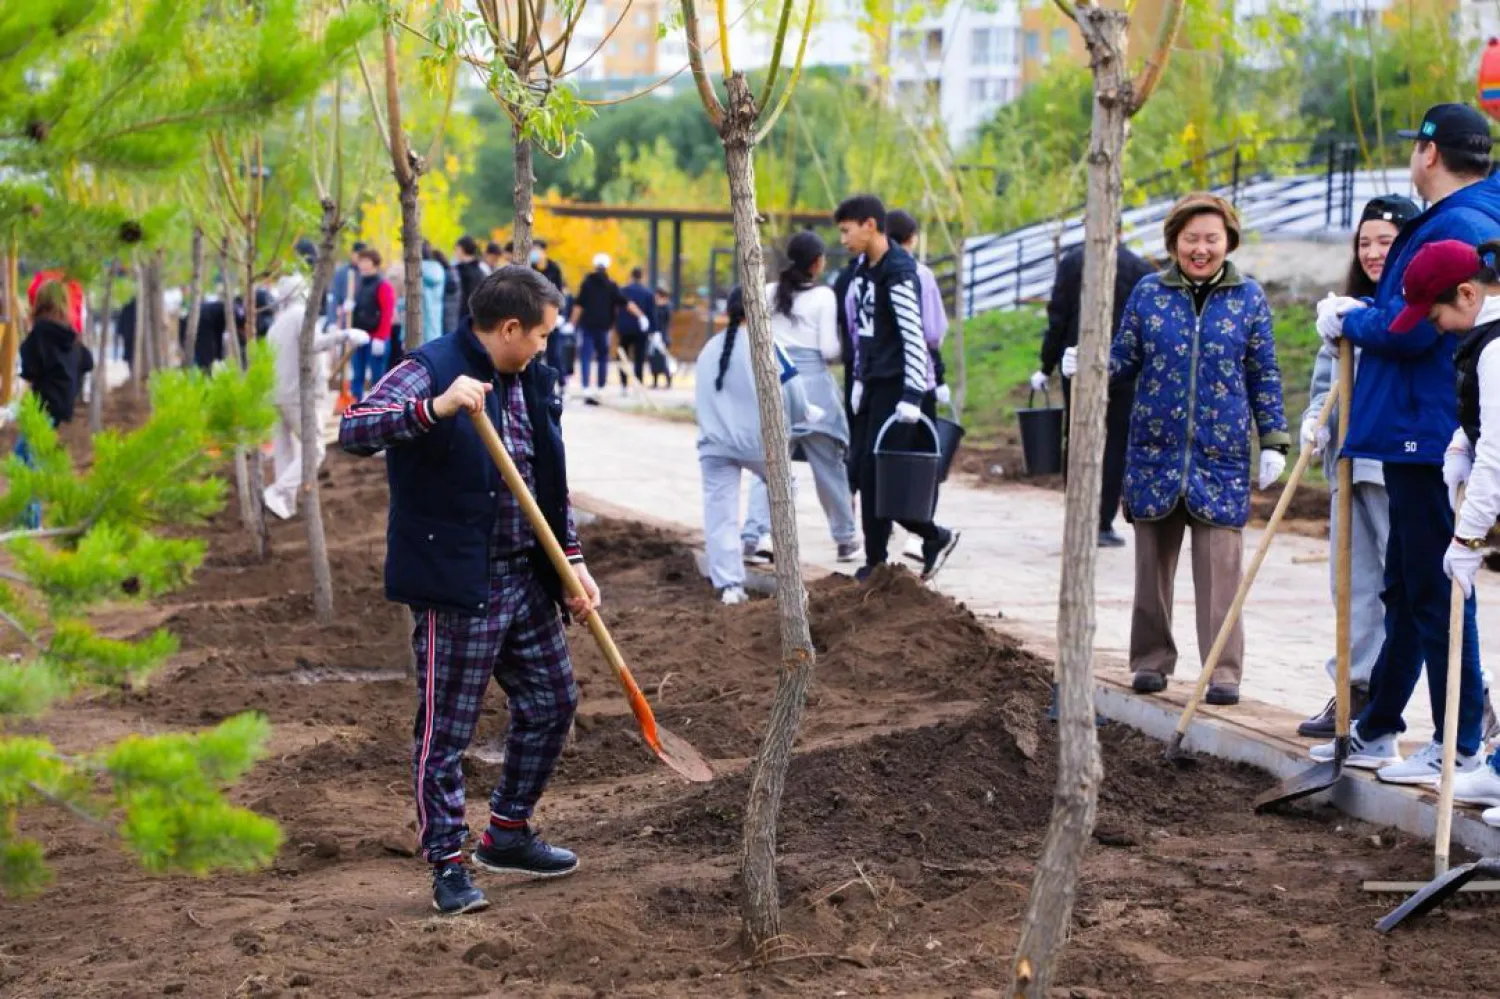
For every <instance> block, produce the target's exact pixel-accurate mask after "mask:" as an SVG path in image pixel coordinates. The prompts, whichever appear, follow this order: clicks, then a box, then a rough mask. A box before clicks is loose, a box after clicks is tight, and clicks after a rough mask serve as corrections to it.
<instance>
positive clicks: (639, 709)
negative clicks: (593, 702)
mask: <svg viewBox="0 0 1500 999" xmlns="http://www.w3.org/2000/svg"><path fill="white" fill-rule="evenodd" d="M469 416H470V418H472V419H473V421H474V428H475V429H476V430H478V431H479V438H480V440H482V441H484V446H485V449H486V450H488V451H489V453H490V457H491V458H492V459H493V460H494V462H495V467H496V468H498V469H500V477H501V478H502V479H504V480H505V487H506V488H507V489H509V490H510V492H511V495H512V496H514V497H515V498H516V501H517V502H519V503H520V504H521V510H522V512H523V513H525V514H526V520H527V522H528V523H530V524H531V529H532V531H533V532H535V533H536V537H537V541H538V542H539V543H540V544H541V546H542V550H543V551H545V552H546V553H547V558H548V560H550V561H551V563H552V567H553V568H554V569H556V570H557V575H558V576H559V577H560V578H561V579H562V585H563V589H565V590H566V591H567V593H568V596H570V597H575V598H580V599H581V598H585V597H587V596H588V594H587V593H586V592H585V591H584V588H583V584H582V583H581V582H579V581H578V577H577V576H576V575H574V574H573V566H572V565H571V564H570V563H569V562H568V556H567V555H566V554H564V552H563V550H562V545H560V544H558V541H557V536H556V535H555V534H553V533H552V525H550V524H548V523H547V518H546V516H545V515H543V513H542V508H541V507H539V506H537V503H536V499H535V498H534V497H533V496H532V495H531V490H530V489H529V488H528V487H527V485H526V480H525V479H523V478H521V472H520V470H519V469H517V468H516V463H515V462H514V461H512V460H511V457H510V454H509V453H508V452H507V451H506V450H505V445H504V444H502V443H501V442H500V435H499V434H498V433H496V431H495V425H494V424H493V423H491V422H490V417H489V414H488V413H486V412H485V411H484V410H482V409H481V410H471V411H470V413H469ZM586 623H587V624H588V627H589V631H591V632H593V634H594V641H596V642H598V643H599V651H600V652H602V653H603V654H604V658H605V661H607V662H608V663H609V667H610V669H612V670H614V674H615V679H616V680H618V681H619V683H620V686H621V687H623V688H624V690H625V696H626V697H627V698H628V699H629V700H630V709H631V711H632V712H633V713H634V714H635V717H636V723H637V724H638V725H639V726H640V728H641V734H642V735H643V736H644V737H645V739H646V742H647V743H648V744H650V746H651V748H652V749H653V750H659V749H660V739H659V738H658V736H657V733H656V718H655V716H653V715H652V713H651V707H650V705H649V704H647V703H646V696H645V695H644V694H642V693H641V688H640V687H639V686H638V685H637V684H636V682H635V677H633V676H631V674H630V668H629V667H628V666H626V665H625V657H624V656H622V655H620V649H619V647H618V646H616V645H615V640H614V639H613V638H611V637H610V634H609V629H608V628H606V627H605V626H604V618H602V617H601V616H600V615H599V612H598V611H597V610H594V611H590V612H589V616H588V619H587V622H586Z"/></svg>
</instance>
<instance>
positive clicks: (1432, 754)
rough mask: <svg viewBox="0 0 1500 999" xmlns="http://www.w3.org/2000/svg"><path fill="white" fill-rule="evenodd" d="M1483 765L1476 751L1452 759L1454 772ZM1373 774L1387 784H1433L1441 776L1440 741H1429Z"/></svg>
mask: <svg viewBox="0 0 1500 999" xmlns="http://www.w3.org/2000/svg"><path fill="white" fill-rule="evenodd" d="M1483 765H1484V761H1483V760H1481V759H1480V758H1479V754H1478V753H1474V754H1472V755H1470V756H1463V755H1460V756H1459V757H1458V758H1457V759H1456V760H1455V761H1454V764H1453V770H1454V773H1456V774H1467V773H1472V772H1473V771H1474V770H1476V769H1478V768H1479V767H1482V766H1483ZM1375 776H1376V777H1379V778H1380V779H1381V780H1383V781H1385V782H1386V783H1387V784H1416V785H1422V786H1432V785H1435V784H1437V782H1438V780H1439V779H1440V778H1441V777H1442V776H1443V747H1442V745H1441V744H1440V743H1436V742H1429V743H1428V744H1427V745H1425V746H1423V747H1422V748H1421V749H1419V750H1418V751H1417V752H1415V753H1413V754H1412V755H1410V756H1408V757H1407V758H1406V759H1405V760H1404V761H1402V762H1400V763H1393V764H1391V765H1390V766H1388V767H1382V768H1381V769H1380V770H1379V771H1378V772H1377V773H1376V774H1375Z"/></svg>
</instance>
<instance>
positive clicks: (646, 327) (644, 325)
mask: <svg viewBox="0 0 1500 999" xmlns="http://www.w3.org/2000/svg"><path fill="white" fill-rule="evenodd" d="M635 319H636V322H637V323H638V324H639V325H640V327H641V332H642V333H649V332H651V320H649V319H647V318H646V316H645V313H642V314H641V315H639V316H636V317H635Z"/></svg>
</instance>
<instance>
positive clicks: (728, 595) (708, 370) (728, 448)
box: [694, 286, 827, 604]
mask: <svg viewBox="0 0 1500 999" xmlns="http://www.w3.org/2000/svg"><path fill="white" fill-rule="evenodd" d="M727 311H728V320H729V322H728V325H726V326H725V328H724V332H722V333H719V334H717V335H715V336H713V337H710V338H709V341H708V342H707V343H706V344H704V345H703V350H702V351H701V352H700V353H699V354H698V368H697V371H698V377H697V378H696V380H695V385H694V390H695V405H694V411H695V413H696V415H697V419H698V467H699V470H700V473H701V475H702V479H703V537H704V543H705V547H706V550H707V556H708V575H709V580H710V581H711V582H712V583H713V586H714V589H715V590H716V591H718V593H719V599H720V600H722V601H723V602H724V603H726V604H742V603H744V602H746V601H747V600H749V599H750V598H749V596H748V595H746V593H745V563H744V560H743V558H742V557H741V552H740V473H741V472H749V473H751V475H753V476H755V477H756V478H757V480H758V481H760V482H762V483H763V482H764V481H765V477H766V452H765V444H764V442H763V441H762V440H761V436H760V404H759V402H758V401H757V398H756V395H755V372H754V370H753V367H752V364H751V360H750V351H749V350H748V349H741V350H735V344H736V343H737V342H738V340H739V339H740V330H741V327H742V326H743V325H744V322H745V306H744V296H743V294H742V292H741V291H740V288H739V287H738V286H736V287H734V288H732V289H730V292H729V300H728V303H727ZM776 353H777V357H778V359H779V360H780V361H781V389H782V394H783V402H784V403H785V405H786V407H787V416H788V421H789V422H790V424H792V425H797V424H799V423H807V422H809V421H810V422H812V423H818V422H820V421H821V420H823V419H824V418H825V417H826V415H827V414H825V413H823V412H821V411H820V410H819V409H818V407H816V406H814V405H810V404H809V403H808V401H807V395H806V392H805V390H804V389H803V387H802V380H801V379H800V378H799V377H797V369H796V368H795V367H794V366H793V365H792V364H791V362H790V360H789V359H787V357H786V354H785V353H784V352H783V351H781V349H780V348H779V347H778V348H777V352H776Z"/></svg>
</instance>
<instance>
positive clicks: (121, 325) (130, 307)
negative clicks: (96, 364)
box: [106, 295, 223, 368]
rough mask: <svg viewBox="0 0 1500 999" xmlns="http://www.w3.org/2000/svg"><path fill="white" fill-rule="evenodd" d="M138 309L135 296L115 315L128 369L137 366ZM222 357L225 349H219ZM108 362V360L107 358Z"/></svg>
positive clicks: (117, 338) (123, 357)
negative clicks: (136, 334) (136, 315)
mask: <svg viewBox="0 0 1500 999" xmlns="http://www.w3.org/2000/svg"><path fill="white" fill-rule="evenodd" d="M137 309H138V306H137V304H136V300H135V296H134V295H132V296H131V297H130V299H129V300H128V301H127V302H126V303H125V304H124V305H122V306H120V311H119V312H117V313H116V314H115V343H117V344H119V345H120V358H121V360H123V361H124V362H125V366H126V367H127V368H131V367H133V366H134V365H135V327H136V321H135V314H136V311H137ZM219 350H220V353H221V355H222V352H223V347H222V346H221V347H220V348H219ZM106 360H108V358H106Z"/></svg>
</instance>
